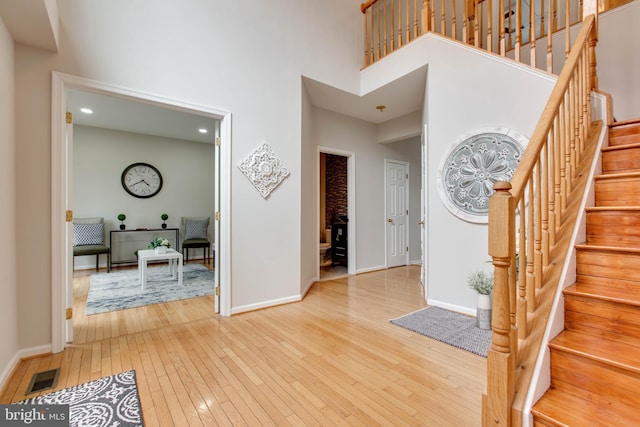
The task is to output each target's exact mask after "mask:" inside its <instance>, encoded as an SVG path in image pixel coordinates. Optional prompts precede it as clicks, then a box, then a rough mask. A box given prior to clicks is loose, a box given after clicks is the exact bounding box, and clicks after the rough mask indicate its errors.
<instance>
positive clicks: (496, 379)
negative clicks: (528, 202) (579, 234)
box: [482, 182, 516, 426]
mask: <svg viewBox="0 0 640 427" xmlns="http://www.w3.org/2000/svg"><path fill="white" fill-rule="evenodd" d="M493 189H494V190H495V194H494V195H493V196H492V197H491V198H490V199H489V227H488V232H489V255H490V256H491V258H492V262H493V268H494V281H493V318H492V322H491V326H492V329H493V334H492V337H491V348H490V349H489V352H488V357H487V395H486V399H485V400H484V404H483V408H482V418H483V420H482V423H483V425H484V426H511V406H512V403H513V395H514V387H515V386H514V366H515V359H516V355H515V354H514V353H513V352H512V342H511V340H512V339H516V338H515V334H512V330H511V308H510V297H509V266H510V265H511V262H510V258H509V256H510V254H512V253H514V252H515V201H514V198H513V197H512V196H511V193H510V190H511V184H510V183H509V182H496V183H495V184H494V186H493Z"/></svg>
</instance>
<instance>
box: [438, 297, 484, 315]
mask: <svg viewBox="0 0 640 427" xmlns="http://www.w3.org/2000/svg"><path fill="white" fill-rule="evenodd" d="M427 305H432V306H434V307H440V308H444V309H446V310H451V311H456V312H458V313H462V314H466V315H469V316H473V317H475V316H476V310H475V309H472V308H469V307H462V306H460V305H454V304H449V303H447V302H442V301H438V300H433V299H429V298H427Z"/></svg>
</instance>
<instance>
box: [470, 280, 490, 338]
mask: <svg viewBox="0 0 640 427" xmlns="http://www.w3.org/2000/svg"><path fill="white" fill-rule="evenodd" d="M467 284H468V285H469V287H470V288H471V289H473V290H474V291H476V292H477V293H478V306H477V310H476V325H477V326H478V328H480V329H491V302H492V297H493V295H492V293H493V274H491V273H487V272H485V271H474V272H472V273H471V274H469V276H467Z"/></svg>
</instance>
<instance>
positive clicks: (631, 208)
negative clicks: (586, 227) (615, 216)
mask: <svg viewBox="0 0 640 427" xmlns="http://www.w3.org/2000/svg"><path fill="white" fill-rule="evenodd" d="M586 211H587V212H607V211H614V212H634V211H637V212H640V206H591V207H587V208H586Z"/></svg>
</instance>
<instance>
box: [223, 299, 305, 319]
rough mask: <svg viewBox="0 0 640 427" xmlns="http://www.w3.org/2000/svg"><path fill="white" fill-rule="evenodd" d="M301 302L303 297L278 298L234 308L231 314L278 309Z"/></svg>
mask: <svg viewBox="0 0 640 427" xmlns="http://www.w3.org/2000/svg"><path fill="white" fill-rule="evenodd" d="M300 301H302V295H293V296H290V297H285V298H278V299H274V300H271V301H263V302H259V303H256V304H247V305H241V306H238V307H233V308H232V309H231V314H232V315H233V314H240V313H246V312H248V311H255V310H261V309H263V308H270V307H276V306H279V305H283V304H289V303H292V302H300Z"/></svg>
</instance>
